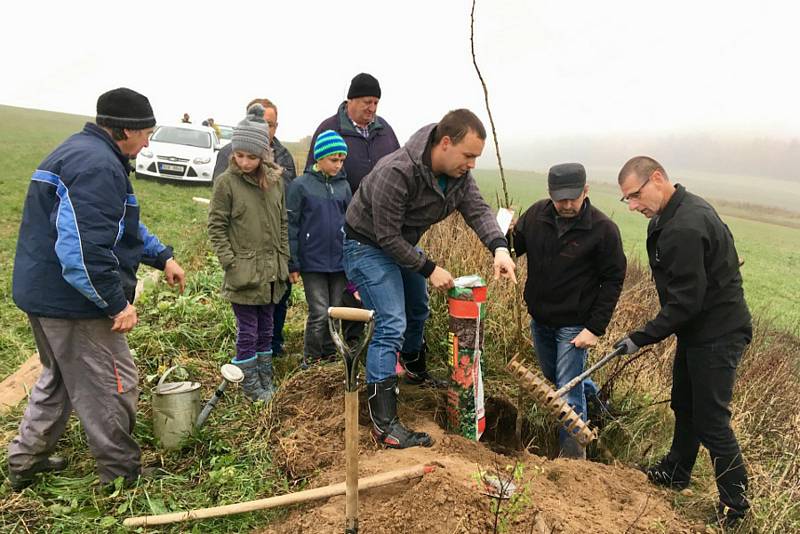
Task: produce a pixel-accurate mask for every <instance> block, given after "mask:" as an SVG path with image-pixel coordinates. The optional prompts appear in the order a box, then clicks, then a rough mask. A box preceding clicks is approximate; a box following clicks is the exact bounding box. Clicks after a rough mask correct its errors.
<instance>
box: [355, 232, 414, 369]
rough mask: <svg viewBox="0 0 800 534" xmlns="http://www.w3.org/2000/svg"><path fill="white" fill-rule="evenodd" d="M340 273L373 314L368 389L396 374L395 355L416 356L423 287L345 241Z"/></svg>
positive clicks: (381, 257)
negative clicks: (373, 327) (408, 353)
mask: <svg viewBox="0 0 800 534" xmlns="http://www.w3.org/2000/svg"><path fill="white" fill-rule="evenodd" d="M344 271H345V274H346V275H347V279H348V280H350V281H351V282H353V283H354V284H355V285H356V286H357V287H358V291H359V294H360V295H361V301H362V302H363V304H364V308H366V309H368V310H375V331H374V332H373V334H372V341H370V343H369V348H368V349H367V383H369V384H372V383H375V382H381V381H383V380H386V379H387V378H390V377H393V376H395V374H396V371H395V365H396V364H397V352H398V351H401V350H402V351H403V352H419V351H420V350H421V349H422V336H423V332H424V329H425V321H426V320H427V319H428V315H429V314H430V310H429V309H428V286H427V282H426V280H425V277H424V276H422V275H421V274H419V273H417V272H414V271H410V270H408V269H404V268H403V267H400V266H399V265H398V264H397V262H395V260H394V259H393V258H392V257H391V256H389V255H388V254H386V253H385V252H383V251H382V250H381V249H379V248H375V247H372V246H369V245H365V244H363V243H359V242H358V241H354V240H352V239H346V238H345V240H344Z"/></svg>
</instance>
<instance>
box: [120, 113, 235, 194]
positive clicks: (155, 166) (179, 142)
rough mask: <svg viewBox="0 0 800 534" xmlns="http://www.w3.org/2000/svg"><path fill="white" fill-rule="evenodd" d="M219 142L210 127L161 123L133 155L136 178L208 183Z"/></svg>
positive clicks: (211, 176)
mask: <svg viewBox="0 0 800 534" xmlns="http://www.w3.org/2000/svg"><path fill="white" fill-rule="evenodd" d="M219 149H220V142H219V139H217V134H216V132H214V129H213V128H209V127H208V126H195V125H193V124H180V125H174V126H172V125H163V126H159V127H157V128H156V131H155V132H153V135H152V136H150V146H148V147H146V148H144V149H142V151H141V152H139V155H138V156H136V177H137V178H163V179H169V180H180V181H187V182H206V183H209V184H210V183H211V180H212V178H213V175H214V164H215V163H216V162H217V151H218V150H219Z"/></svg>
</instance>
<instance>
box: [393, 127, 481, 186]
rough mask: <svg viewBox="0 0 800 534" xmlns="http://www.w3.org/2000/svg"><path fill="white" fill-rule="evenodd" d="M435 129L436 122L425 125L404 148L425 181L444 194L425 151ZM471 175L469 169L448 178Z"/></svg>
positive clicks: (462, 177) (460, 178)
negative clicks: (426, 160)
mask: <svg viewBox="0 0 800 534" xmlns="http://www.w3.org/2000/svg"><path fill="white" fill-rule="evenodd" d="M434 129H436V123H433V124H429V125H427V126H423V127H422V128H420V129H419V130H417V132H416V133H415V134H414V135H412V136H411V137H410V138H409V139H408V141H407V142H406V144H405V145H403V148H402V150H405V151H406V153H407V154H408V157H409V158H411V162H412V163H413V164H414V167H416V169H417V171H418V172H419V173H420V175H421V176H422V177H423V178H424V179H425V182H426V183H427V184H428V185H429V186H430V187H432V188H433V189H434V191H438V192H439V193H440V194H443V193H442V190H441V189H439V185H438V184H437V183H436V182H437V180H438V179H439V178H438V176H437V175H436V174H435V173H434V172H433V169H432V168H431V166H430V164H429V163H426V162H425V151H426V150H427V149H428V145H430V143H431V136H433V130H434ZM469 176H471V173H470V171H467V173H466V174H464V175H463V176H461V177H459V178H452V177H450V176H448V177H447V179H448V180H462V179H464V178H467V177H469ZM451 184H452V182H450V183H449V184H448V186H447V190H448V191H451Z"/></svg>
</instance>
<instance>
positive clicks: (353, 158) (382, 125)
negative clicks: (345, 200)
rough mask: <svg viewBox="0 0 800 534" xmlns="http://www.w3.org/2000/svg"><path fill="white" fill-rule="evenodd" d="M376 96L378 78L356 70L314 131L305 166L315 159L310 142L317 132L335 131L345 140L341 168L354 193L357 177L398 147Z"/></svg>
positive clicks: (309, 165) (378, 90)
mask: <svg viewBox="0 0 800 534" xmlns="http://www.w3.org/2000/svg"><path fill="white" fill-rule="evenodd" d="M380 99H381V86H380V84H379V83H378V80H376V79H375V78H374V77H373V76H372V75H370V74H367V73H366V72H362V73H361V74H357V75H356V76H355V77H354V78H353V80H352V81H351V82H350V88H349V89H348V90H347V100H345V101H344V102H342V103H341V104H340V105H339V111H337V112H336V114H335V115H333V116H331V117H328V118H327V119H325V120H324V121H322V123H321V124H320V125H319V126H318V127H317V130H316V131H315V132H314V136H313V137H312V138H311V145H310V147H309V149H308V157H307V158H306V169H308V168H310V167H311V166H312V165H313V164H314V162H315V160H314V143H315V142H316V141H317V136H318V135H319V134H320V133H322V132H324V131H325V130H333V131H335V132H336V133H338V134H339V135H341V136H342V137H343V138H344V141H345V143H347V159H346V160H345V162H344V171H345V174H346V175H347V181H348V182H349V183H350V189H351V190H352V191H353V194H355V192H356V190H357V189H358V186H359V184H360V183H361V180H362V179H363V178H364V177H365V176H366V175H367V174H369V172H370V171H371V170H372V168H373V167H374V166H375V164H376V163H378V160H379V159H381V158H382V157H384V156H386V155H387V154H391V153H392V152H394V151H395V150H397V149H398V148H400V143H398V142H397V137H396V136H395V135H394V130H392V127H391V126H389V123H388V122H386V119H384V118H383V117H379V116H378V115H377V113H378V102H379V101H380Z"/></svg>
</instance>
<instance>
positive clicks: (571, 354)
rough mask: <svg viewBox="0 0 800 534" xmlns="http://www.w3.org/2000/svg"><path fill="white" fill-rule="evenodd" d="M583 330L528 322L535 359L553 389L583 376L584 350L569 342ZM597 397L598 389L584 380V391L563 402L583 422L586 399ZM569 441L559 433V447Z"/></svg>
mask: <svg viewBox="0 0 800 534" xmlns="http://www.w3.org/2000/svg"><path fill="white" fill-rule="evenodd" d="M582 330H583V326H582V325H576V326H561V327H558V328H554V327H550V326H545V325H543V324H541V323H537V322H536V321H535V320H533V319H531V337H532V338H533V346H534V348H535V349H536V357H537V358H538V360H539V365H540V366H541V368H542V373H543V374H544V376H545V378H547V379H548V380H549V381H551V382H552V383H553V384H555V385H556V389H558V388H561V387H562V386H564V385H566V384H567V382H569V381H570V380H572V379H573V378H575V377H576V376H578V375H579V374H581V373H582V372H583V367H584V365H585V364H586V355H587V354H588V352H589V351H588V350H587V349H579V348H577V347H576V346H575V345H573V344H572V343H570V341H571V340H572V339H574V338H575V336H577V335H578V334H580V332H581V331H582ZM596 395H597V385H596V384H595V383H594V382H593V381H592V380H591V379H590V378H587V379H585V380H584V381H583V387H580V386H575V387H574V388H572V389H571V390H570V391H569V392H567V394H566V395H565V396H564V398H565V399H566V400H567V402H568V403H569V404H570V406H572V408H573V409H574V410H575V411H576V412H577V413H578V414H580V416H581V419H583V420H584V421H586V397H587V396H596ZM567 437H569V432H567V430H566V429H565V428H563V427H562V428H561V429H560V430H559V441H560V442H561V443H563V442H564V440H565V439H566V438H567Z"/></svg>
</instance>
